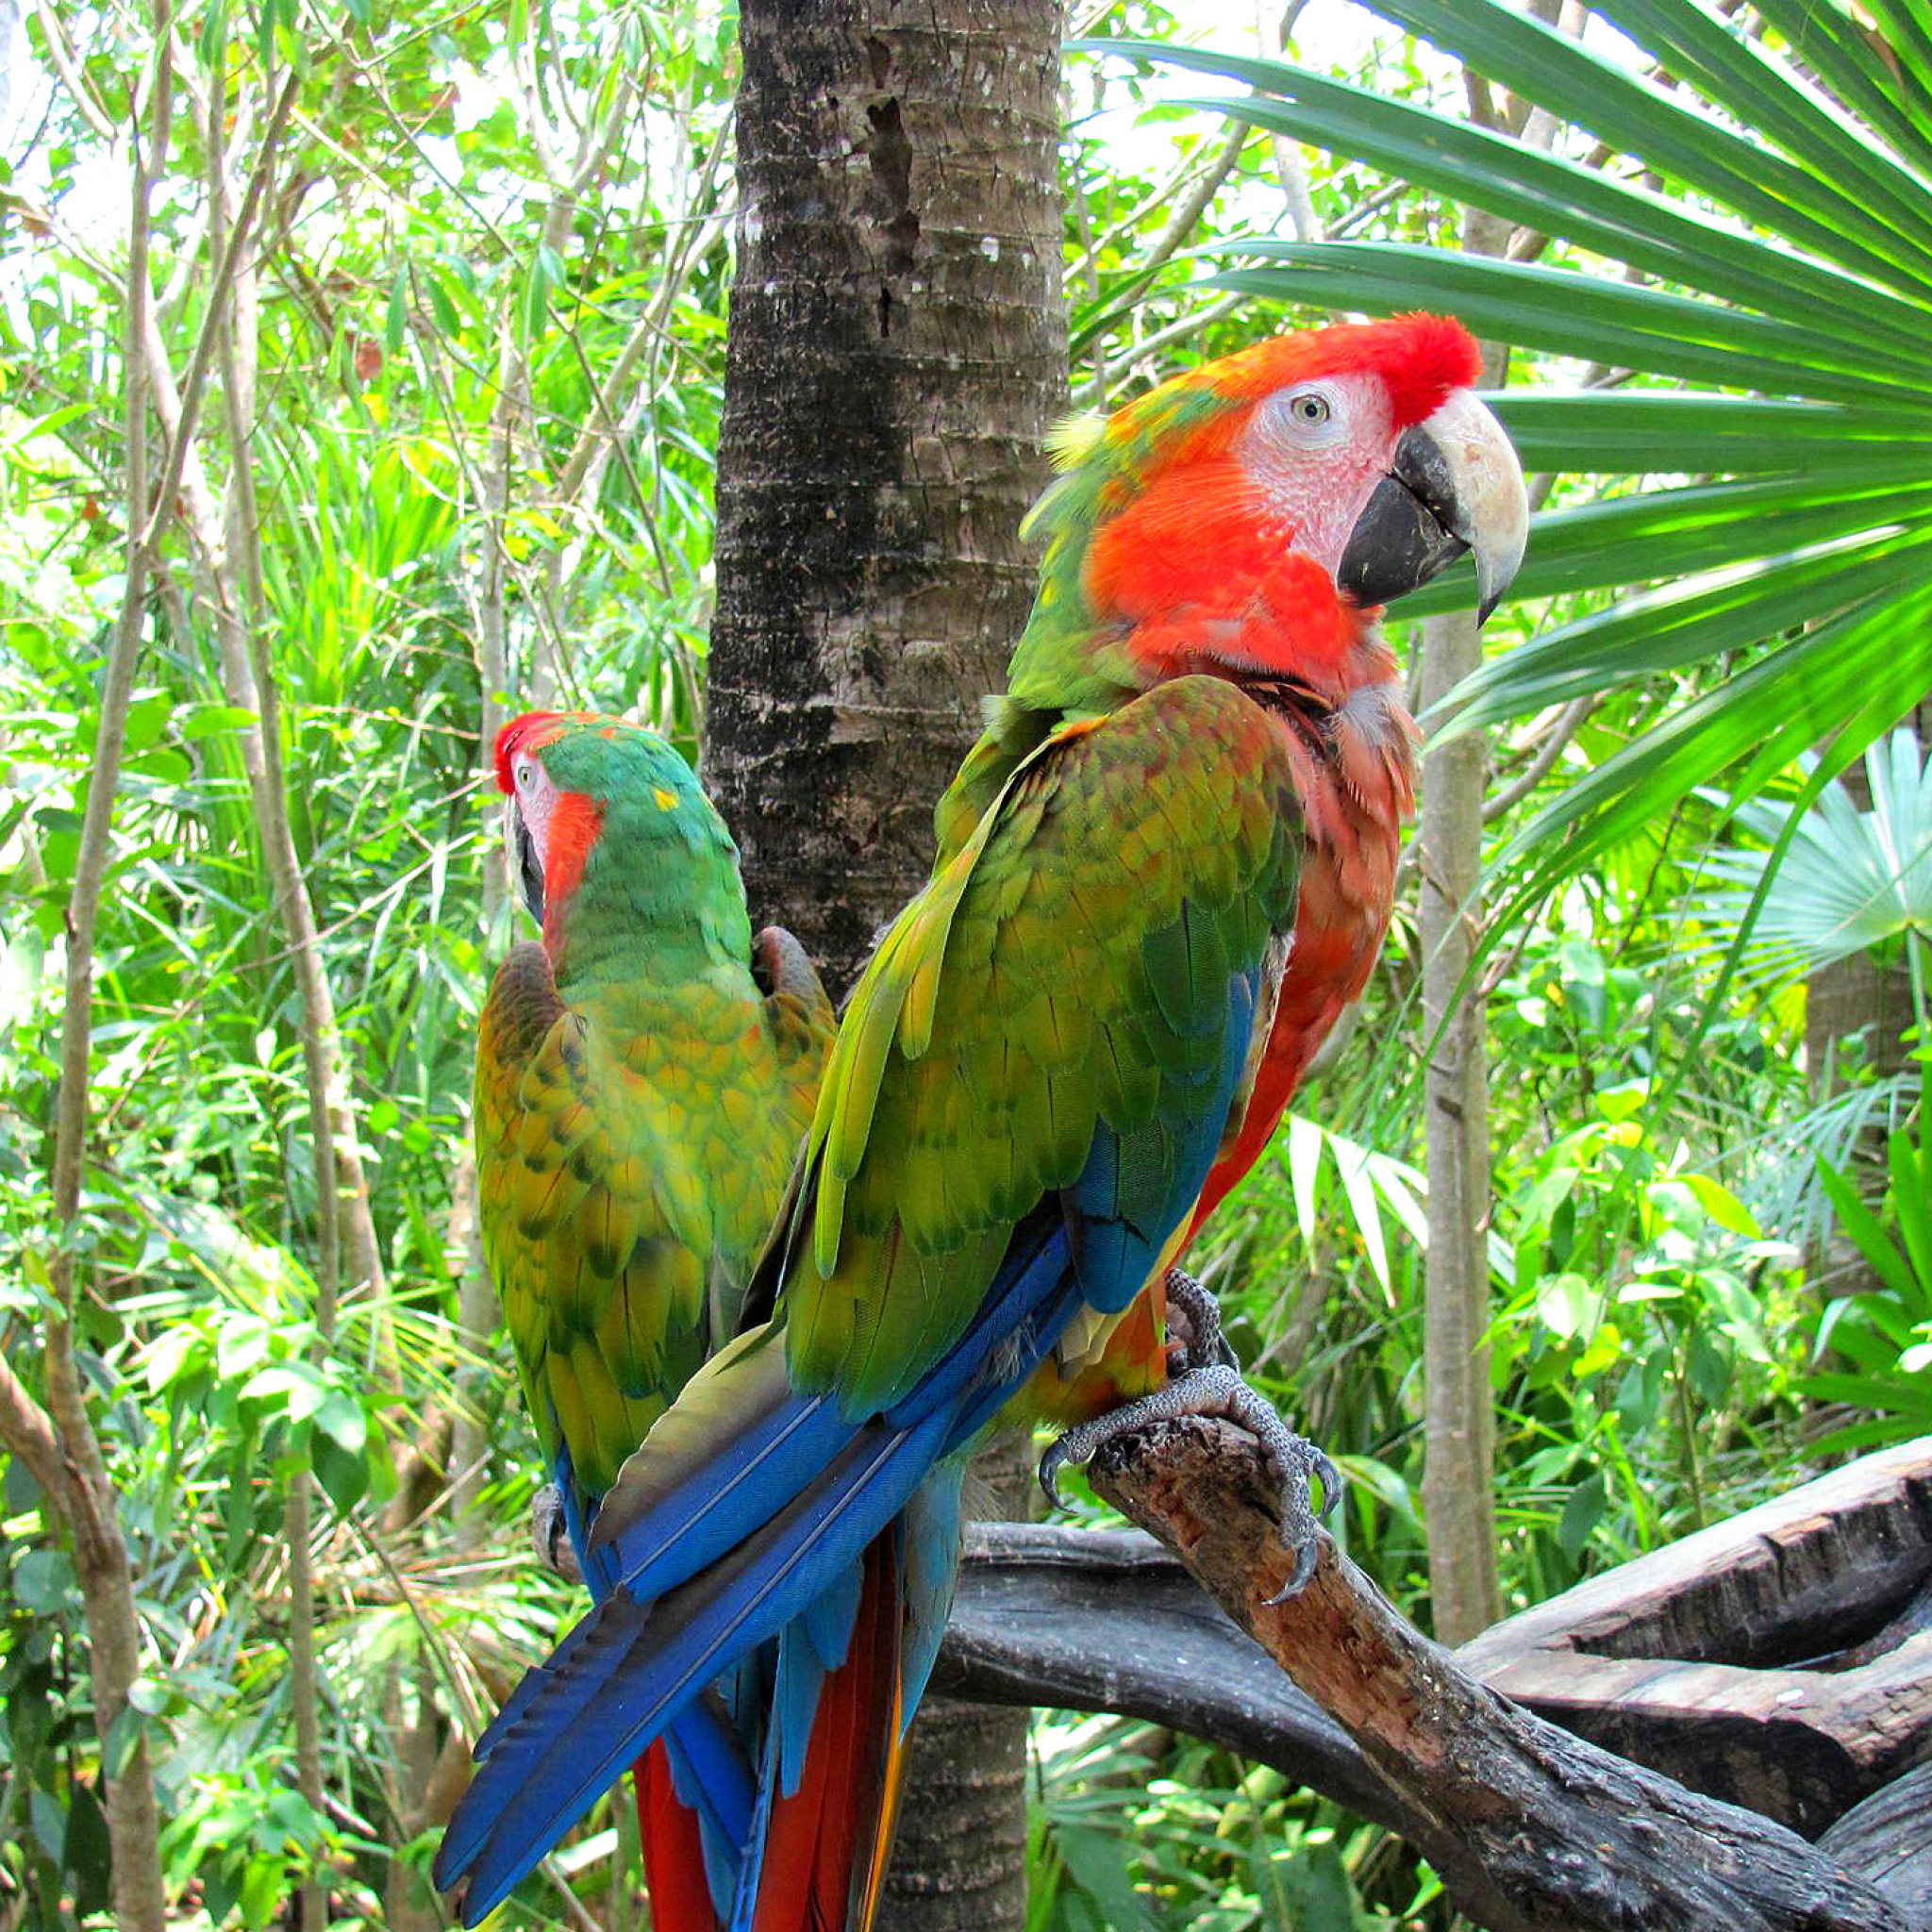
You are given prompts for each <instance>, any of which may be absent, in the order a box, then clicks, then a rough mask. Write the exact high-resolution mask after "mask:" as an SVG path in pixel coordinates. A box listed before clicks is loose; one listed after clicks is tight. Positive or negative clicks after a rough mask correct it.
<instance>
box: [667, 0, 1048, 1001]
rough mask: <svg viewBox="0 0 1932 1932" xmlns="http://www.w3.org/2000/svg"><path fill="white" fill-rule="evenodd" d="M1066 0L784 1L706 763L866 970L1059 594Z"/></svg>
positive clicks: (760, 65)
mask: <svg viewBox="0 0 1932 1932" xmlns="http://www.w3.org/2000/svg"><path fill="white" fill-rule="evenodd" d="M1059 25H1060V23H1059V11H1058V4H1057V0H941V4H938V5H935V6H933V7H930V8H921V9H918V10H916V11H915V10H913V9H909V8H898V7H896V6H894V5H892V4H891V0H754V4H750V5H747V6H746V7H745V8H744V9H743V15H742V28H741V31H742V38H743V46H744V81H743V86H742V89H741V94H740V100H739V115H738V123H739V179H740V217H739V228H740V233H739V265H738V276H737V280H736V283H735V285H734V287H733V290H732V295H731V332H730V340H729V347H728V354H727V358H726V373H725V392H724V423H723V425H722V429H721V433H720V438H719V453H718V609H717V616H716V620H715V622H714V624H713V626H712V632H711V655H710V674H709V675H710V695H709V731H708V741H707V745H706V754H705V756H706V775H707V777H708V780H709V782H710V784H711V786H712V789H713V791H714V792H715V794H716V796H717V799H718V803H719V806H720V808H722V810H723V811H724V816H725V819H726V820H727V822H728V823H729V824H731V826H732V828H733V830H734V831H735V833H736V834H737V836H738V840H739V843H740V847H741V852H742V854H743V859H744V872H745V883H746V887H747V889H748V891H749V893H750V896H751V901H752V905H753V908H754V909H755V913H756V914H757V915H758V916H760V917H767V918H769V917H778V918H781V919H783V921H784V922H785V923H786V924H789V925H790V926H791V929H792V930H793V931H794V932H796V933H797V935H798V936H799V938H800V939H801V940H802V941H804V943H805V945H806V946H807V948H808V950H809V951H810V952H811V954H812V956H813V957H814V958H816V959H817V960H818V962H819V965H820V969H821V971H823V972H824V974H825V977H826V980H827V983H828V984H830V985H832V986H833V987H834V988H835V989H841V990H842V988H843V987H844V986H845V985H847V984H848V983H849V981H850V980H851V978H852V976H853V974H854V972H855V971H856V969H857V967H858V963H859V962H860V960H861V959H862V958H864V957H865V955H866V953H867V952H868V951H869V950H870V948H871V944H872V941H873V938H874V933H875V932H876V930H877V928H878V927H879V926H880V925H881V924H884V923H885V922H886V921H887V920H889V919H890V918H891V916H892V914H893V913H894V912H896V911H897V910H898V908H900V907H901V906H902V905H904V904H905V902H906V900H907V899H908V897H909V896H910V895H911V893H912V892H913V891H915V890H916V889H917V888H918V887H919V885H920V884H921V883H922V882H923V881H924V876H925V872H926V868H927V865H928V863H929V861H930V858H931V852H932V824H931V819H932V805H933V801H934V800H935V799H936V798H937V797H938V796H939V794H940V792H941V791H942V790H943V788H944V787H945V785H946V783H947V781H948V780H949V779H950V778H951V776H952V774H953V770H954V767H955V766H956V765H957V763H958V758H959V756H960V754H961V752H962V751H963V750H964V748H965V746H966V745H967V744H968V743H970V742H971V741H972V739H973V738H974V735H975V734H976V731H977V728H978V715H977V705H978V700H979V698H980V697H981V696H982V695H983V694H984V693H985V692H987V691H991V690H994V689H996V688H997V687H998V685H999V683H1000V681H1001V678H1002V675H1003V672H1004V669H1005V665H1006V658H1007V653H1008V648H1009V646H1010V644H1011V642H1012V641H1013V639H1014V638H1015V637H1016V636H1017V635H1018V633H1019V630H1020V628H1021V625H1023V624H1024V621H1025V616H1026V611H1027V609H1028V608H1029V606H1030V604H1031V601H1032V594H1033V580H1034V569H1033V563H1032V561H1031V559H1030V558H1029V557H1028V556H1027V554H1026V552H1025V551H1024V549H1023V547H1022V546H1021V544H1020V541H1019V536H1018V530H1019V524H1020V519H1021V516H1022V515H1023V513H1024V510H1025V508H1026V507H1027V505H1028V504H1029V503H1030V502H1031V500H1032V498H1033V496H1034V494H1035V493H1036V492H1037V491H1038V489H1039V487H1040V485H1041V482H1042V480H1043V478H1044V474H1045V473H1044V470H1043V467H1042V464H1041V437H1042V434H1043V432H1044V431H1045V429H1046V428H1047V426H1048V425H1049V424H1050V423H1051V421H1052V420H1053V417H1054V415H1055V414H1056V412H1057V411H1058V408H1060V407H1061V401H1062V398H1063V396H1064V393H1065V386H1066V335H1065V322H1064V316H1063V313H1062V310H1061V307H1060V297H1059V210H1058V186H1057V178H1056V172H1055V152H1056V143H1057V141H1058V113H1057V106H1056V93H1055V88H1056V81H1057V76H1058V61H1057V48H1058V32H1059Z"/></svg>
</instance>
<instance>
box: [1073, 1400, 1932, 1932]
mask: <svg viewBox="0 0 1932 1932" xmlns="http://www.w3.org/2000/svg"><path fill="white" fill-rule="evenodd" d="M1090 1473H1091V1478H1092V1482H1093V1487H1094V1490H1095V1491H1096V1493H1098V1494H1100V1495H1102V1496H1104V1497H1106V1499H1107V1500H1108V1502H1110V1503H1112V1504H1113V1505H1114V1506H1115V1507H1117V1508H1119V1509H1121V1510H1123V1511H1124V1513H1125V1514H1126V1515H1128V1516H1129V1517H1131V1518H1132V1519H1133V1520H1135V1521H1136V1522H1138V1523H1140V1524H1142V1525H1143V1526H1145V1527H1147V1528H1149V1529H1151V1530H1152V1531H1154V1532H1155V1533H1156V1534H1157V1535H1158V1536H1159V1537H1160V1538H1161V1539H1162V1541H1165V1542H1167V1543H1168V1544H1169V1545H1170V1546H1171V1547H1172V1548H1173V1549H1174V1551H1175V1553H1176V1554H1177V1555H1178V1556H1179V1557H1180V1558H1181V1560H1182V1561H1183V1562H1184V1563H1186V1564H1187V1566H1188V1568H1189V1569H1190V1570H1191V1571H1192V1573H1193V1574H1194V1575H1195V1576H1196V1577H1197V1578H1198V1579H1199V1581H1200V1582H1201V1584H1202V1585H1203V1587H1204V1588H1206V1589H1207V1590H1208V1592H1209V1593H1210V1594H1211V1595H1213V1596H1214V1597H1215V1598H1216V1600H1217V1601H1218V1602H1219V1603H1220V1604H1221V1605H1222V1607H1224V1609H1225V1610H1226V1611H1227V1612H1228V1614H1229V1615H1230V1616H1231V1617H1232V1618H1233V1619H1234V1620H1235V1622H1236V1623H1237V1624H1240V1625H1241V1627H1242V1628H1243V1629H1245V1630H1246V1631H1248V1633H1249V1634H1250V1635H1251V1636H1252V1637H1254V1638H1255V1640H1256V1641H1257V1642H1258V1643H1260V1644H1261V1645H1262V1647H1263V1648H1264V1649H1265V1650H1267V1651H1268V1653H1269V1654H1270V1656H1272V1657H1274V1660H1275V1662H1276V1663H1277V1664H1279V1665H1280V1667H1281V1668H1282V1669H1283V1670H1284V1671H1286V1672H1287V1673H1288V1674H1290V1675H1291V1677H1292V1678H1293V1679H1294V1680H1295V1682H1296V1684H1297V1685H1298V1686H1299V1687H1300V1688H1301V1689H1302V1690H1303V1691H1306V1692H1307V1695H1308V1696H1309V1697H1311V1698H1312V1699H1313V1700H1314V1701H1315V1703H1316V1704H1318V1705H1319V1706H1321V1707H1322V1708H1323V1710H1324V1711H1325V1712H1326V1713H1327V1714H1328V1715H1329V1716H1330V1717H1331V1718H1333V1719H1334V1720H1335V1721H1336V1722H1337V1723H1339V1724H1341V1726H1342V1728H1343V1729H1344V1730H1346V1731H1347V1732H1348V1734H1349V1736H1350V1737H1351V1738H1352V1739H1353V1740H1355V1742H1356V1744H1357V1746H1358V1747H1359V1748H1360V1750H1361V1752H1362V1755H1363V1757H1364V1758H1365V1759H1366V1760H1367V1762H1368V1763H1369V1764H1371V1765H1372V1766H1373V1767H1374V1769H1375V1770H1376V1771H1377V1772H1378V1773H1379V1774H1381V1776H1382V1777H1383V1778H1384V1779H1385V1780H1386V1782H1387V1783H1388V1784H1389V1785H1390V1787H1391V1789H1392V1790H1394V1791H1395V1792H1396V1794H1397V1795H1398V1796H1399V1797H1401V1798H1402V1799H1404V1800H1405V1801H1406V1802H1407V1804H1408V1805H1409V1806H1410V1807H1412V1808H1413V1810H1414V1812H1415V1813H1416V1815H1417V1818H1418V1821H1419V1822H1418V1823H1417V1824H1416V1826H1415V1827H1414V1836H1413V1838H1412V1840H1411V1841H1412V1842H1413V1843H1414V1844H1415V1845H1416V1847H1417V1849H1418V1850H1420V1851H1421V1852H1423V1854H1424V1856H1425V1857H1427V1858H1428V1860H1429V1862H1430V1863H1431V1864H1432V1865H1433V1866H1434V1867H1435V1869H1436V1871H1437V1872H1438V1873H1439V1874H1441V1879H1442V1882H1443V1886H1444V1888H1445V1890H1447V1891H1448V1893H1449V1895H1450V1897H1451V1899H1452V1901H1453V1902H1454V1903H1455V1904H1456V1905H1457V1907H1458V1908H1459V1909H1460V1910H1462V1911H1463V1912H1465V1913H1467V1914H1468V1915H1469V1916H1470V1917H1471V1918H1473V1919H1474V1921H1475V1922H1476V1923H1477V1924H1481V1925H1484V1926H1487V1927H1490V1928H1491V1932H1579V1928H1581V1932H1594V1928H1599V1927H1601V1928H1603V1932H1631V1928H1634V1927H1638V1926H1642V1927H1644V1928H1646V1932H1709V1928H1712V1927H1717V1926H1722V1927H1725V1928H1727V1932H1855V1928H1857V1932H1909V1928H1910V1927H1911V1926H1912V1924H1913V1921H1912V1919H1911V1918H1909V1917H1908V1916H1907V1914H1906V1912H1904V1911H1903V1910H1902V1909H1901V1908H1900V1907H1897V1906H1895V1905H1893V1904H1892V1903H1891V1902H1890V1901H1889V1900H1888V1899H1886V1898H1885V1897H1884V1896H1883V1894H1882V1893H1880V1892H1879V1891H1877V1890H1874V1888H1873V1887H1872V1886H1870V1885H1868V1884H1865V1883H1863V1882H1861V1881H1860V1880H1858V1879H1857V1878H1855V1877H1854V1876H1853V1875H1852V1874H1851V1873H1850V1872H1848V1871H1847V1870H1845V1868H1844V1867H1843V1866H1842V1865H1840V1864H1838V1863H1836V1862H1834V1861H1833V1860H1832V1859H1830V1858H1829V1857H1824V1856H1822V1855H1821V1854H1819V1853H1818V1852H1816V1851H1814V1850H1813V1849H1812V1848H1811V1847H1810V1846H1809V1845H1807V1844H1806V1843H1805V1841H1804V1840H1802V1839H1800V1838H1799V1837H1797V1836H1796V1835H1795V1834H1794V1833H1792V1832H1790V1831H1789V1830H1787V1829H1786V1828H1785V1827H1783V1826H1782V1825H1778V1824H1773V1823H1772V1822H1771V1821H1770V1820H1768V1819H1765V1818H1761V1817H1759V1816H1758V1815H1757V1814H1756V1813H1755V1812H1750V1811H1744V1810H1740V1809H1739V1808H1738V1807H1735V1806H1729V1805H1723V1804H1718V1803H1715V1802H1713V1801H1712V1800H1710V1799H1707V1798H1701V1797H1697V1796H1695V1795H1694V1794H1693V1793H1691V1792H1690V1791H1688V1790H1685V1789H1684V1788H1683V1787H1682V1786H1681V1785H1677V1784H1675V1783H1674V1782H1673V1781H1672V1780H1671V1779H1669V1778H1665V1777H1661V1776H1659V1775H1658V1774H1656V1773H1655V1772H1650V1771H1645V1770H1642V1769H1641V1768H1640V1767H1638V1766H1636V1765H1634V1764H1630V1763H1628V1762H1626V1761H1625V1760H1624V1759H1622V1758H1618V1757H1612V1756H1611V1755H1610V1754H1609V1753H1608V1752H1607V1751H1603V1750H1601V1749H1599V1748H1598V1747H1597V1746H1595V1745H1592V1744H1589V1743H1586V1742H1584V1741H1582V1740H1577V1739H1574V1738H1571V1737H1569V1736H1567V1735H1566V1734H1565V1733H1563V1732H1561V1731H1559V1730H1558V1729H1557V1727H1556V1726H1555V1725H1553V1724H1547V1723H1545V1722H1544V1721H1543V1720H1541V1719H1540V1718H1536V1717H1533V1716H1531V1715H1530V1714H1529V1713H1528V1712H1527V1711H1525V1710H1523V1709H1522V1708H1520V1707H1518V1706H1516V1705H1513V1704H1511V1703H1509V1702H1508V1700H1507V1699H1506V1698H1503V1697H1500V1696H1498V1695H1497V1694H1496V1693H1495V1692H1494V1691H1490V1690H1489V1689H1487V1688H1486V1687H1485V1686H1484V1685H1482V1684H1481V1683H1479V1682H1478V1681H1477V1680H1476V1679H1475V1678H1474V1677H1473V1676H1471V1675H1470V1674H1468V1673H1467V1672H1466V1671H1464V1670H1462V1669H1461V1668H1459V1667H1458V1665H1457V1662H1456V1660H1455V1659H1453V1658H1452V1657H1449V1655H1448V1654H1447V1653H1446V1652H1444V1651H1442V1650H1441V1649H1439V1648H1438V1647H1437V1646H1436V1645H1435V1644H1432V1643H1430V1642H1429V1641H1427V1640H1426V1639H1424V1638H1423V1637H1422V1636H1420V1635H1419V1634H1418V1633H1417V1632H1416V1631H1415V1630H1413V1629H1412V1628H1410V1627H1409V1625H1408V1624H1405V1623H1404V1622H1403V1621H1402V1619H1401V1618H1399V1617H1398V1616H1397V1615H1396V1614H1395V1613H1394V1611H1393V1610H1392V1609H1391V1607H1389V1605H1388V1604H1387V1603H1386V1602H1385V1601H1384V1600H1383V1598H1382V1597H1381V1595H1380V1594H1379V1593H1378V1592H1377V1591H1375V1589H1374V1585H1373V1584H1371V1583H1370V1582H1369V1581H1368V1579H1367V1578H1366V1577H1365V1576H1363V1575H1362V1574H1361V1573H1360V1572H1359V1571H1357V1569H1356V1568H1355V1567H1354V1565H1353V1564H1351V1563H1349V1561H1348V1560H1347V1558H1346V1557H1341V1556H1340V1555H1339V1553H1338V1552H1337V1551H1336V1549H1335V1547H1334V1544H1333V1543H1332V1542H1331V1541H1328V1539H1327V1538H1326V1537H1324V1539H1323V1549H1322V1556H1321V1562H1320V1565H1319V1567H1318V1569H1317V1572H1316V1574H1315V1577H1314V1579H1313V1581H1312V1582H1311V1583H1310V1584H1309V1585H1308V1586H1307V1589H1306V1590H1305V1591H1302V1592H1301V1594H1300V1595H1298V1596H1296V1597H1294V1598H1292V1599H1291V1600H1290V1601H1289V1602H1287V1603H1285V1604H1275V1603H1274V1602H1272V1601H1271V1599H1272V1598H1273V1596H1274V1592H1275V1591H1278V1590H1279V1589H1280V1588H1281V1586H1282V1584H1283V1582H1284V1581H1285V1579H1286V1578H1287V1576H1288V1575H1289V1574H1290V1571H1291V1568H1292V1559H1291V1557H1290V1556H1289V1555H1288V1553H1287V1552H1286V1551H1285V1550H1284V1549H1283V1548H1282V1546H1281V1542H1280V1540H1279V1537H1278V1536H1277V1534H1276V1527H1277V1525H1276V1524H1275V1521H1274V1515H1273V1513H1272V1501H1271V1491H1270V1488H1269V1485H1268V1481H1267V1477H1266V1474H1265V1471H1264V1468H1263V1465H1262V1462H1261V1458H1260V1455H1259V1452H1258V1449H1257V1445H1256V1444H1255V1443H1254V1441H1253V1440H1252V1439H1251V1438H1249V1437H1246V1436H1244V1435H1242V1434H1241V1432H1240V1431H1238V1430H1236V1429H1234V1428H1232V1427H1231V1426H1229V1425H1228V1424H1223V1423H1218V1422H1212V1421H1207V1420H1202V1419H1198V1418H1190V1419H1189V1420H1187V1421H1184V1422H1180V1423H1169V1424H1160V1425H1159V1426H1158V1427H1156V1428H1152V1429H1149V1430H1146V1431H1144V1432H1143V1433H1141V1434H1140V1435H1137V1436H1130V1437H1126V1438H1124V1439H1123V1440H1122V1441H1119V1442H1118V1443H1115V1444H1113V1445H1110V1446H1109V1447H1108V1448H1107V1449H1104V1450H1103V1451H1102V1452H1101V1454H1100V1455H1099V1456H1098V1457H1095V1459H1094V1462H1093V1463H1092V1465H1091V1471H1090Z"/></svg>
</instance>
